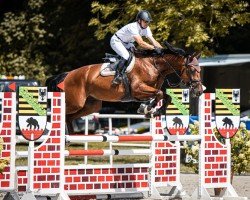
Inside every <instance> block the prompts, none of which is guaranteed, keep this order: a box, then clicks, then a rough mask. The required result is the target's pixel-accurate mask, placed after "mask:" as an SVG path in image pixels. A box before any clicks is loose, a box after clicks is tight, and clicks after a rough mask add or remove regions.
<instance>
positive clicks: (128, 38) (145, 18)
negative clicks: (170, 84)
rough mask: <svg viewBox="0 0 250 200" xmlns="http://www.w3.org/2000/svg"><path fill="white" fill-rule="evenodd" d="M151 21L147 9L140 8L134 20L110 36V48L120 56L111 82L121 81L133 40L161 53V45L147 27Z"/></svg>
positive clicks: (141, 45)
mask: <svg viewBox="0 0 250 200" xmlns="http://www.w3.org/2000/svg"><path fill="white" fill-rule="evenodd" d="M151 21H152V18H151V15H150V13H149V12H148V11H147V10H141V11H139V12H138V14H137V16H136V22H133V23H130V24H127V25H125V26H124V27H122V28H121V29H120V30H118V31H117V32H116V33H115V34H114V35H113V36H112V37H111V40H110V45H111V47H112V49H113V50H114V51H115V52H116V53H117V54H118V55H120V56H121V60H120V61H119V63H118V65H117V69H116V74H115V78H114V80H113V81H112V84H115V85H118V84H120V83H121V80H122V73H123V72H124V71H125V69H124V70H123V68H124V65H125V63H126V61H127V60H128V59H129V52H128V50H129V49H131V48H134V44H133V43H134V41H136V42H137V44H138V45H139V46H140V47H142V48H144V49H151V50H155V51H156V53H158V54H160V53H161V49H162V46H161V45H160V44H159V43H158V42H157V41H156V40H155V39H154V38H153V35H152V32H151V30H150V28H149V24H150V22H151ZM142 36H145V37H147V38H148V40H149V41H150V43H151V44H149V43H147V42H145V41H144V40H143V39H142Z"/></svg>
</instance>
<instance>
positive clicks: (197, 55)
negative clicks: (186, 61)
mask: <svg viewBox="0 0 250 200" xmlns="http://www.w3.org/2000/svg"><path fill="white" fill-rule="evenodd" d="M194 57H195V58H196V59H197V60H198V59H199V58H200V57H201V52H194V53H193V54H192V55H191V57H190V58H191V60H193V58H194Z"/></svg>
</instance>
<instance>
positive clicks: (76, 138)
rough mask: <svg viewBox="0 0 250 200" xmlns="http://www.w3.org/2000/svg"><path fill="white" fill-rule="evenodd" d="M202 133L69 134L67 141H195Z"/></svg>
mask: <svg viewBox="0 0 250 200" xmlns="http://www.w3.org/2000/svg"><path fill="white" fill-rule="evenodd" d="M200 139H201V136H200V135H160V134H159V135H122V136H110V135H105V136H104V135H95V136H86V135H82V136H73V135H67V136H66V141H67V142H70V143H79V142H82V143H84V142H147V141H149V142H150V141H195V140H200Z"/></svg>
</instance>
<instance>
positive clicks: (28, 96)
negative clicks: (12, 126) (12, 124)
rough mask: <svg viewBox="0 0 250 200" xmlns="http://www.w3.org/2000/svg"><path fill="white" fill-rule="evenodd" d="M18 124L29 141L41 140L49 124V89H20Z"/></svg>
mask: <svg viewBox="0 0 250 200" xmlns="http://www.w3.org/2000/svg"><path fill="white" fill-rule="evenodd" d="M17 119H18V123H19V127H20V131H21V134H22V135H23V137H24V138H25V139H27V140H30V141H34V140H37V139H39V138H40V137H41V136H42V135H43V132H44V130H45V127H46V123H47V88H46V87H19V92H18V118H17Z"/></svg>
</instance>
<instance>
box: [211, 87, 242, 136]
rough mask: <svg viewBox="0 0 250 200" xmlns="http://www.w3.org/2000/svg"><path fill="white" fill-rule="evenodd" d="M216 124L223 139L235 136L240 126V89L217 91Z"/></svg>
mask: <svg viewBox="0 0 250 200" xmlns="http://www.w3.org/2000/svg"><path fill="white" fill-rule="evenodd" d="M215 122H216V127H217V130H218V132H219V133H220V135H221V136H222V137H224V138H231V137H233V136H234V135H235V133H236V132H237V130H238V128H239V125H240V89H216V100H215Z"/></svg>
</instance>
